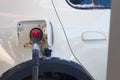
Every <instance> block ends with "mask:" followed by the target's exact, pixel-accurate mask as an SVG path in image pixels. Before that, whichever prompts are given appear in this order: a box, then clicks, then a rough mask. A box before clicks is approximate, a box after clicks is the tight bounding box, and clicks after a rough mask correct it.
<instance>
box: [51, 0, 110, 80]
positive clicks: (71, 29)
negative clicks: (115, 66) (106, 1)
mask: <svg viewBox="0 0 120 80" xmlns="http://www.w3.org/2000/svg"><path fill="white" fill-rule="evenodd" d="M53 1H54V5H55V7H56V10H57V13H58V15H59V18H60V20H61V22H62V24H63V27H64V29H65V32H66V34H67V37H68V40H69V43H70V46H71V49H72V51H73V53H74V54H75V56H76V57H77V59H79V61H80V62H81V63H82V65H83V66H84V67H85V68H86V69H87V70H88V72H90V73H91V74H92V76H93V77H94V78H95V80H106V70H107V56H108V36H109V26H110V9H100V10H99V9H94V10H79V9H74V8H72V7H70V6H68V4H66V2H65V0H53ZM84 32H98V33H102V35H103V36H104V37H105V38H106V40H99V39H98V40H95V41H83V40H82V34H83V33H84ZM91 38H92V36H91ZM96 38H97V37H96Z"/></svg>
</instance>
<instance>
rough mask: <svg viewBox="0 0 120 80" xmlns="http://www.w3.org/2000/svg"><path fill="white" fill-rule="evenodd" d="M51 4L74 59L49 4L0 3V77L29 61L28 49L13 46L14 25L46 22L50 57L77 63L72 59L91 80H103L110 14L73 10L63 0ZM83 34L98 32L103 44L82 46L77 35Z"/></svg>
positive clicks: (40, 0) (28, 0)
mask: <svg viewBox="0 0 120 80" xmlns="http://www.w3.org/2000/svg"><path fill="white" fill-rule="evenodd" d="M53 3H54V5H55V7H56V10H57V13H58V16H59V18H60V20H61V22H62V24H63V27H64V29H65V32H66V34H67V37H68V41H69V43H70V47H71V49H72V51H73V53H74V54H75V56H73V55H72V52H71V50H70V47H69V44H68V43H67V40H66V36H65V34H64V30H63V28H62V25H61V24H60V22H59V20H58V17H57V15H56V12H55V10H54V7H53V4H52V2H51V0H19V1H18V0H0V50H1V51H0V75H2V74H3V73H4V72H5V71H7V70H9V69H10V68H11V67H13V66H15V65H17V64H20V63H22V62H25V61H27V60H30V59H31V55H32V54H31V49H30V48H24V47H23V46H19V45H17V40H18V37H17V23H18V22H19V21H25V20H41V19H44V18H47V19H48V20H50V21H51V23H52V26H53V32H54V35H53V36H54V44H53V46H52V47H51V49H52V50H53V52H52V57H59V58H61V59H67V60H73V61H75V62H77V60H76V59H75V57H76V58H77V59H78V60H79V62H81V64H82V65H83V66H84V67H85V68H86V69H87V70H88V72H90V74H91V75H92V76H93V77H94V78H95V80H105V79H106V66H107V48H108V34H109V21H110V10H106V9H104V10H77V9H74V8H72V7H70V6H69V5H68V4H67V3H66V2H65V0H53ZM86 31H97V32H100V33H102V34H103V35H104V36H105V37H106V40H102V41H101V40H100V41H86V42H85V41H83V40H82V38H81V35H82V33H84V32H86Z"/></svg>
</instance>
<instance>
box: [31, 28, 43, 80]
mask: <svg viewBox="0 0 120 80" xmlns="http://www.w3.org/2000/svg"><path fill="white" fill-rule="evenodd" d="M42 37H43V33H42V30H40V29H38V28H34V29H32V30H31V31H30V39H31V41H32V62H33V71H32V80H38V78H39V54H40V44H39V42H40V40H41V39H42Z"/></svg>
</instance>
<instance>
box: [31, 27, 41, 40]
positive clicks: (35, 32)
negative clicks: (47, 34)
mask: <svg viewBox="0 0 120 80" xmlns="http://www.w3.org/2000/svg"><path fill="white" fill-rule="evenodd" d="M42 37H43V32H42V30H40V29H39V28H34V29H32V30H31V31H30V39H31V41H34V39H35V38H37V39H38V42H39V41H40V40H41V39H42Z"/></svg>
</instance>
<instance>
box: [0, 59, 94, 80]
mask: <svg viewBox="0 0 120 80" xmlns="http://www.w3.org/2000/svg"><path fill="white" fill-rule="evenodd" d="M39 70H40V71H39V73H45V72H59V73H63V74H67V75H69V76H72V77H73V78H74V79H75V80H94V79H92V77H91V76H90V75H89V74H88V73H87V72H86V71H85V70H84V69H83V68H82V66H80V65H79V64H77V63H75V62H72V61H66V60H62V59H59V58H41V59H40V66H39ZM31 75H32V61H31V60H30V61H27V62H25V63H22V64H19V65H17V66H15V67H13V68H12V69H10V70H8V71H7V72H5V73H4V74H3V75H2V77H1V78H0V80H23V79H25V78H27V77H30V76H31Z"/></svg>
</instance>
